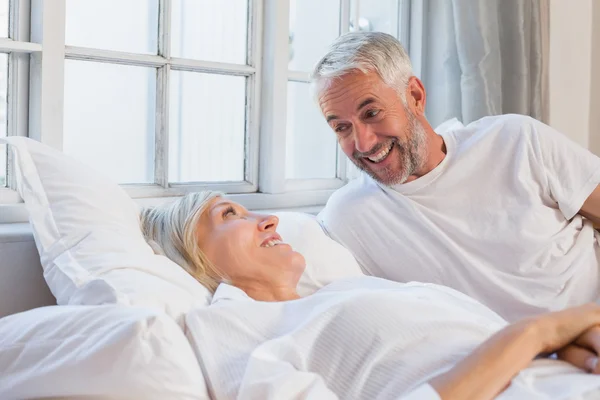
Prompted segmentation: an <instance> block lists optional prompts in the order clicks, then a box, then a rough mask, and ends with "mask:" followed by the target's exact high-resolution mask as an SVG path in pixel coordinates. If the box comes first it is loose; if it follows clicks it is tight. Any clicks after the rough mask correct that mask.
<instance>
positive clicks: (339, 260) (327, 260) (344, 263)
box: [275, 212, 364, 296]
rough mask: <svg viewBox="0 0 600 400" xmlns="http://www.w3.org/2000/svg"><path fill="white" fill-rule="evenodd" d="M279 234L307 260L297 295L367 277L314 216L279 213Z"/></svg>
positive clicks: (348, 253) (346, 250) (304, 294)
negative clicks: (332, 284)
mask: <svg viewBox="0 0 600 400" xmlns="http://www.w3.org/2000/svg"><path fill="white" fill-rule="evenodd" d="M275 215H276V216H277V217H278V218H279V226H278V227H277V232H278V233H279V234H280V235H281V238H282V239H283V241H284V242H286V243H288V244H289V245H291V246H292V248H293V249H294V250H296V251H298V252H299V253H301V254H302V255H303V256H304V258H305V259H306V269H305V271H304V274H303V275H302V277H301V278H300V282H299V283H298V287H297V290H298V294H299V295H301V296H307V295H309V294H312V293H314V292H316V291H317V290H319V289H320V288H322V287H323V286H325V285H327V284H329V283H331V282H333V281H335V280H338V279H343V278H351V277H355V276H362V275H364V274H363V272H362V270H361V268H360V266H359V265H358V262H356V260H355V259H354V256H353V255H352V254H351V253H350V251H348V249H346V248H345V247H344V246H342V245H341V244H339V243H337V242H336V241H335V240H333V239H331V238H330V237H329V236H327V234H326V233H325V232H324V231H323V228H322V227H321V225H320V224H319V222H318V221H317V218H316V217H315V216H314V215H310V214H304V213H300V212H278V213H275Z"/></svg>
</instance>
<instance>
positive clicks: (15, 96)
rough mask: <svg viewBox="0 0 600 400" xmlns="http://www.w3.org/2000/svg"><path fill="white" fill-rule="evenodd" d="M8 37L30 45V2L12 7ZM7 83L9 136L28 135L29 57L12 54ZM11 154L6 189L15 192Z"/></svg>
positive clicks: (24, 1)
mask: <svg viewBox="0 0 600 400" xmlns="http://www.w3.org/2000/svg"><path fill="white" fill-rule="evenodd" d="M11 6H12V9H11V15H10V21H11V24H10V34H9V36H10V37H11V38H12V39H14V40H16V41H20V42H29V32H30V20H29V18H30V15H31V11H30V6H31V4H30V2H29V1H28V0H23V1H19V2H13V3H12V4H11ZM8 76H9V80H10V81H9V84H8V114H7V115H8V135H9V136H27V133H28V132H27V130H28V114H29V110H28V104H29V54H24V53H13V54H11V56H10V59H9V73H8ZM12 158H13V154H12V152H9V153H8V163H7V164H8V169H7V179H8V186H9V188H11V189H16V182H15V181H14V179H13V173H12V168H13V163H12Z"/></svg>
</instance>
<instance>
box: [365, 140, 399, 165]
mask: <svg viewBox="0 0 600 400" xmlns="http://www.w3.org/2000/svg"><path fill="white" fill-rule="evenodd" d="M393 146H394V144H393V143H390V145H389V146H388V147H387V148H385V149H383V150H381V151H380V152H379V153H377V154H375V155H374V156H371V157H368V158H369V160H371V161H373V162H374V163H378V162H381V161H383V160H384V159H385V157H387V155H388V154H390V150H392V147H393Z"/></svg>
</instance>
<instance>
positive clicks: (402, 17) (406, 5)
mask: <svg viewBox="0 0 600 400" xmlns="http://www.w3.org/2000/svg"><path fill="white" fill-rule="evenodd" d="M398 1H399V4H398V29H397V32H398V40H400V43H402V45H403V46H404V48H405V49H406V51H407V52H408V53H409V54H410V3H411V1H410V0H398Z"/></svg>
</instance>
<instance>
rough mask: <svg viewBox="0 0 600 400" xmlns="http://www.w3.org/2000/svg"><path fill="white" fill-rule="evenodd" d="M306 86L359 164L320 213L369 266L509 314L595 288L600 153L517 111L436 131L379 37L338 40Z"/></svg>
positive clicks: (592, 293)
mask: <svg viewBox="0 0 600 400" xmlns="http://www.w3.org/2000/svg"><path fill="white" fill-rule="evenodd" d="M312 85H313V89H314V91H315V94H316V99H317V101H318V104H319V107H320V108H321V111H322V113H323V115H324V116H325V118H326V120H327V122H328V124H329V125H330V126H331V128H332V129H333V131H334V132H335V133H336V135H337V138H338V141H339V143H340V146H341V148H342V150H343V151H344V153H345V154H346V155H347V156H348V158H349V159H350V160H351V161H352V162H353V163H354V164H355V165H356V166H357V167H358V168H360V169H361V170H362V171H364V173H363V174H362V176H361V177H359V178H357V179H355V180H354V181H352V182H350V183H349V184H348V185H346V186H345V187H343V188H341V189H340V190H338V191H337V192H336V193H335V194H334V195H333V196H332V197H331V199H330V200H329V202H328V203H327V206H326V207H325V209H324V210H323V211H322V212H321V213H320V215H319V219H320V221H321V223H322V225H323V226H324V228H325V229H326V230H327V232H328V233H329V234H330V235H331V236H332V237H333V238H334V239H336V240H337V241H339V242H341V243H342V244H343V245H345V246H346V247H347V248H348V249H349V250H350V251H352V252H353V254H354V256H355V257H356V258H357V260H358V262H359V263H360V264H361V266H362V267H363V269H364V270H365V272H367V273H369V274H372V275H376V276H380V277H383V278H387V279H392V280H396V281H403V282H406V281H412V280H414V281H425V282H433V283H437V284H443V285H447V286H450V287H453V288H455V289H457V290H460V291H462V292H464V293H466V294H468V295H470V296H472V297H474V298H476V299H478V300H480V301H481V302H483V303H484V304H486V305H488V306H489V307H491V308H493V309H494V310H496V311H497V312H498V313H500V314H501V315H502V316H504V317H505V318H507V319H508V320H515V319H518V318H521V317H523V316H527V315H532V314H537V313H540V312H542V311H546V310H557V309H562V308H565V307H567V306H572V305H577V304H581V303H585V302H588V301H593V300H594V299H596V298H597V297H598V292H599V288H598V285H599V280H600V274H599V273H598V261H599V259H600V250H599V246H598V240H597V239H598V236H596V232H595V231H594V228H593V224H592V223H593V222H600V189H599V188H598V184H599V183H600V159H599V158H598V157H596V156H595V155H593V154H592V153H590V152H589V151H587V150H586V149H583V148H581V147H579V146H577V145H576V144H574V143H573V142H571V141H570V140H569V139H567V138H566V137H565V136H564V135H562V134H560V133H558V132H556V131H555V130H553V129H552V128H550V127H548V126H546V125H544V124H542V123H541V122H538V121H536V120H534V119H532V118H529V117H525V116H520V115H503V116H495V117H486V118H483V119H481V120H479V121H476V122H473V123H471V124H470V125H468V126H467V127H464V128H461V129H456V130H452V131H449V132H446V133H443V134H441V135H438V134H437V133H436V132H434V130H433V129H432V127H431V125H430V124H429V123H428V122H427V119H426V118H425V115H424V111H425V103H426V92H425V88H424V87H423V84H422V83H421V81H420V80H419V79H418V78H416V77H415V76H413V75H412V71H411V64H410V60H409V58H408V56H407V54H406V52H405V51H404V49H403V48H402V46H401V44H400V43H399V42H398V41H397V40H396V39H395V38H393V37H392V36H390V35H387V34H383V33H350V34H347V35H344V36H342V37H340V38H339V39H338V40H337V41H336V42H334V43H333V45H332V47H331V49H330V51H329V52H328V53H327V55H325V56H324V57H323V58H322V59H321V60H320V61H319V63H318V64H317V66H316V67H315V70H314V71H313V74H312ZM584 217H585V218H584Z"/></svg>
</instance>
